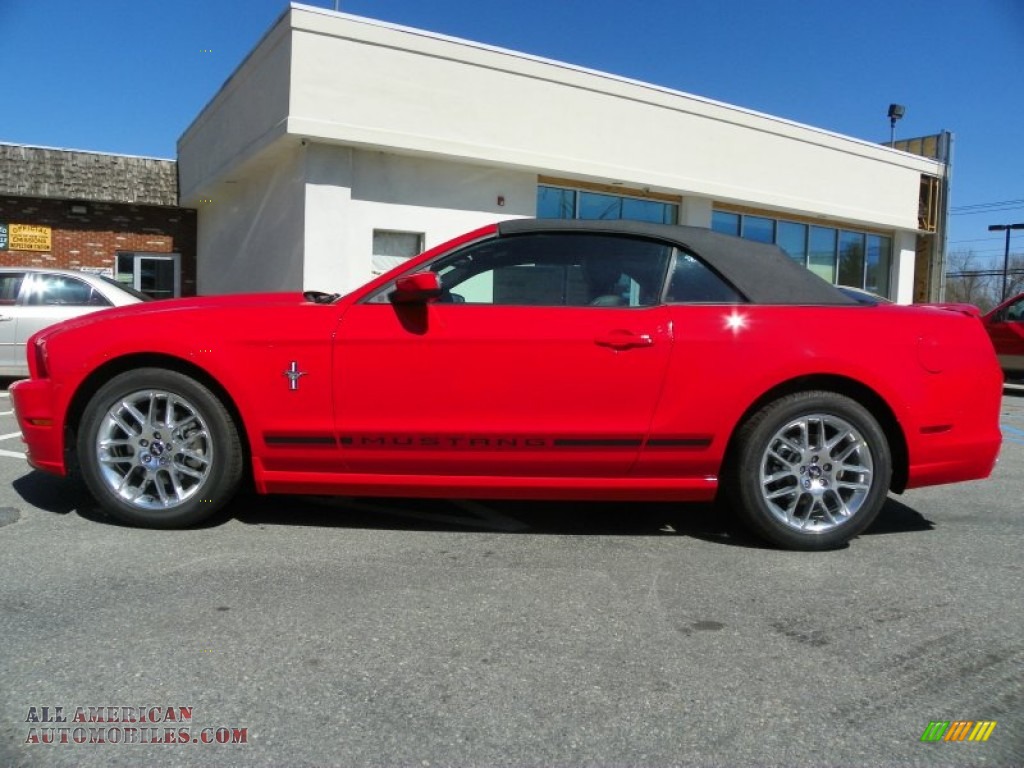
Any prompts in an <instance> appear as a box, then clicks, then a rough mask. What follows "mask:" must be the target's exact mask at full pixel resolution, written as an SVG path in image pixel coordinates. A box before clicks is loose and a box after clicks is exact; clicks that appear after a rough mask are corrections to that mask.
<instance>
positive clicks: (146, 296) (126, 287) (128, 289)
mask: <svg viewBox="0 0 1024 768" xmlns="http://www.w3.org/2000/svg"><path fill="white" fill-rule="evenodd" d="M98 277H99V278H100V280H102V281H103V282H105V283H110V285H116V286H117V287H118V288H120V289H121V290H122V291H124V292H125V293H130V294H131V295H132V296H134V297H135V298H136V299H138V300H139V301H152V300H153V297H152V296H150V295H149V294H147V293H143V292H142V291H137V290H135V289H134V288H132V287H131V286H130V285H127V284H126V283H121V282H118V281H117V280H114V279H113V278H112V277H107V276H106V275H99V276H98Z"/></svg>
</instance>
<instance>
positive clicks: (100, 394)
mask: <svg viewBox="0 0 1024 768" xmlns="http://www.w3.org/2000/svg"><path fill="white" fill-rule="evenodd" d="M77 451H78V464H79V467H80V470H81V474H82V478H83V480H84V481H85V484H86V486H87V487H88V488H89V491H90V492H91V493H92V495H93V497H94V498H95V499H96V501H97V502H98V503H99V505H100V506H101V507H102V508H103V509H104V510H105V511H106V512H107V513H109V514H110V515H111V516H112V517H114V518H116V519H118V520H120V521H122V522H125V523H129V524H131V525H140V526H147V527H154V528H179V527H183V526H187V525H192V524H194V523H197V522H199V521H200V520H203V519H204V518H207V517H209V516H210V515H212V514H213V513H214V512H216V511H217V510H218V509H220V508H221V507H222V506H223V505H224V504H225V503H226V502H227V501H228V500H229V499H230V498H231V497H232V495H233V494H234V493H235V491H236V490H237V488H238V485H239V483H240V481H241V477H242V462H243V460H242V448H241V443H240V440H239V437H238V430H237V429H236V428H235V424H234V421H233V420H232V419H231V416H230V414H229V413H228V411H227V409H226V408H225V407H224V404H223V403H222V402H221V401H220V400H219V399H218V397H217V396H216V395H215V394H214V393H213V392H211V391H210V390H209V389H208V388H207V387H205V386H204V385H203V384H201V383H199V382H198V381H196V380H195V379H193V378H191V377H189V376H186V375H184V374H181V373H178V372H176V371H170V370H165V369H162V368H142V369H138V370H134V371H128V372H126V373H122V374H120V375H118V376H115V377H114V378H112V379H111V380H110V381H108V382H107V383H106V384H104V385H103V386H102V387H100V389H99V390H98V391H97V392H96V394H95V395H93V397H92V398H91V399H90V401H89V403H88V405H87V406H86V409H85V415H84V417H83V418H82V421H81V424H80V427H79V430H78V440H77Z"/></svg>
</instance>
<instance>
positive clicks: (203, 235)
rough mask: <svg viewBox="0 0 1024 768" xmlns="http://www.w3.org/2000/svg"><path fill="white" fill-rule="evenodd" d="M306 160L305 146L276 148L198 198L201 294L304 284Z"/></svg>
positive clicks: (294, 287)
mask: <svg viewBox="0 0 1024 768" xmlns="http://www.w3.org/2000/svg"><path fill="white" fill-rule="evenodd" d="M304 190H305V166H304V163H303V153H302V150H301V147H284V148H280V149H278V150H277V151H276V152H275V153H274V155H273V156H272V157H265V158H263V161H262V162H260V163H258V164H254V165H252V166H251V167H249V168H246V169H245V173H241V174H238V179H237V180H232V181H229V182H223V183H220V184H217V185H213V186H211V187H210V188H209V191H208V192H207V194H208V195H209V197H207V198H204V200H209V202H200V203H198V216H197V228H198V238H197V249H198V252H199V259H198V272H197V290H198V293H199V294H200V295H210V294H222V293H245V292H248V291H292V290H300V289H301V288H302V284H303V259H304V233H303V226H304V218H305V213H304V209H305V205H304V204H305V200H304Z"/></svg>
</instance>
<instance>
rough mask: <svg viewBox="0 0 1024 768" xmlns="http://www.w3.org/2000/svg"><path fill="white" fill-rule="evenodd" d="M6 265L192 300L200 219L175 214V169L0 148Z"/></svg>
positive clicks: (0, 245)
mask: <svg viewBox="0 0 1024 768" xmlns="http://www.w3.org/2000/svg"><path fill="white" fill-rule="evenodd" d="M0 266H21V267H24V266H33V267H50V268H54V269H80V270H84V271H88V272H97V273H100V274H105V275H107V276H109V277H113V278H116V279H118V280H120V281H123V282H125V283H128V284H129V285H133V286H134V287H136V288H138V289H140V290H143V291H145V292H146V293H149V294H150V295H152V296H154V297H158V298H163V297H171V296H188V295H193V294H195V288H196V212H195V211H194V210H189V209H182V208H179V207H178V176H177V163H175V162H174V161H173V160H156V159H152V158H145V157H128V156H124V155H109V154H101V153H97V152H80V151H69V150H63V149H47V148H43V147H27V146H21V145H14V144H0Z"/></svg>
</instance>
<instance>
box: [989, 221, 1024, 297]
mask: <svg viewBox="0 0 1024 768" xmlns="http://www.w3.org/2000/svg"><path fill="white" fill-rule="evenodd" d="M1011 229H1024V224H989V225H988V231H989V232H1003V231H1004V230H1005V232H1006V251H1005V252H1004V253H1003V290H1002V292H1001V293H1002V298H1001V299H1000V300H999V301H1000V302H1003V301H1006V282H1007V278H1008V277H1009V276H1010V230H1011Z"/></svg>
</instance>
